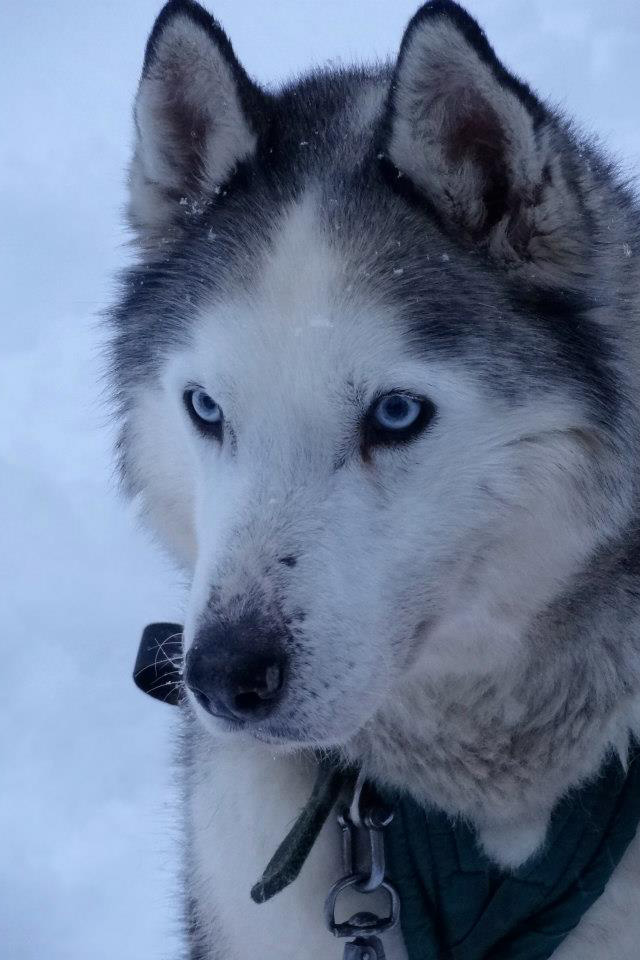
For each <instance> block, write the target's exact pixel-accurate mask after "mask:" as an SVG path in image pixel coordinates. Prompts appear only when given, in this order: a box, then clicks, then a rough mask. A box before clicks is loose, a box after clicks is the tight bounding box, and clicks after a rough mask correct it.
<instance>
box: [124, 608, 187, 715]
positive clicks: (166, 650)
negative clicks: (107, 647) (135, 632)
mask: <svg viewBox="0 0 640 960" xmlns="http://www.w3.org/2000/svg"><path fill="white" fill-rule="evenodd" d="M133 680H134V683H135V685H136V686H137V687H138V688H139V689H140V690H142V692H143V693H148V694H149V696H150V697H155V699H156V700H161V701H162V703H171V704H173V705H175V706H177V705H178V704H179V703H180V700H181V699H182V689H183V687H182V627H181V625H180V624H179V623H150V624H149V626H148V627H145V628H144V630H143V632H142V639H141V640H140V646H139V648H138V656H137V657H136V663H135V666H134V668H133Z"/></svg>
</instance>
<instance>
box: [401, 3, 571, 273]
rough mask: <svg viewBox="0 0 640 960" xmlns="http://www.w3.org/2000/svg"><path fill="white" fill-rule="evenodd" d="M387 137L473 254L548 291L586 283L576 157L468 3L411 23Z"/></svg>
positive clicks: (437, 6)
mask: <svg viewBox="0 0 640 960" xmlns="http://www.w3.org/2000/svg"><path fill="white" fill-rule="evenodd" d="M382 140H383V142H382V149H383V152H384V153H385V154H386V155H387V156H388V158H389V159H390V160H391V161H392V163H393V164H394V166H395V167H397V168H398V170H399V171H401V172H402V173H403V174H404V175H406V176H407V177H409V178H410V179H411V181H412V182H413V184H414V185H415V187H417V188H418V190H419V191H420V192H422V193H423V194H424V195H425V197H426V198H427V199H428V200H429V202H430V204H431V205H432V207H433V208H434V209H435V210H436V212H437V213H438V215H439V217H440V219H441V221H442V223H443V225H444V226H445V227H446V228H447V229H449V230H450V231H451V232H453V233H456V234H457V235H458V236H459V237H460V238H461V239H462V240H464V241H466V242H467V243H468V244H469V245H476V246H477V245H482V246H483V247H484V248H485V249H486V250H487V252H488V253H489V255H490V256H491V257H492V258H493V259H494V260H495V261H498V262H499V263H500V264H501V265H503V266H505V267H507V268H509V269H512V270H515V271H520V272H524V273H526V274H527V275H528V276H529V277H530V279H532V280H533V281H540V282H543V283H544V285H545V286H548V285H551V286H556V285H558V286H563V287H566V286H574V285H577V286H579V285H581V283H582V282H583V281H584V278H585V275H586V271H587V269H588V265H587V263H586V260H587V259H588V257H587V250H588V245H587V226H588V224H587V220H586V216H585V211H584V207H583V204H582V202H581V186H582V185H581V183H580V177H581V172H580V169H579V164H578V163H577V162H576V161H577V159H578V155H577V150H576V149H575V148H574V147H573V145H572V144H571V142H570V139H569V137H568V136H567V134H566V132H565V131H564V130H563V128H562V126H561V124H560V123H559V122H558V120H557V118H556V117H555V116H554V115H553V114H552V113H551V112H550V111H548V110H547V109H546V108H545V107H544V106H543V105H542V104H541V103H540V101H539V100H538V99H537V98H536V97H535V96H534V94H533V93H532V92H531V90H530V89H529V88H528V87H527V86H526V85H525V84H524V83H522V82H521V81H520V80H518V79H517V78H516V77H514V76H513V75H512V74H510V73H509V72H508V71H507V70H506V69H505V67H504V66H503V65H502V64H501V63H500V61H499V60H498V59H497V57H496V55H495V53H494V52H493V49H492V48H491V46H490V45H489V42H488V40H487V38H486V36H485V34H484V33H483V31H482V30H481V29H480V27H479V26H478V24H477V23H476V22H475V20H473V19H472V18H471V17H470V16H469V15H468V14H467V13H466V12H465V11H464V10H463V9H462V8H461V7H459V6H458V5H457V4H455V3H451V2H448V0H436V2H432V3H427V4H425V5H424V6H423V7H422V8H421V9H420V10H419V11H418V13H417V14H416V15H415V17H414V18H413V20H412V21H411V22H410V23H409V26H408V28H407V30H406V32H405V35H404V38H403V41H402V45H401V48H400V54H399V57H398V61H397V65H396V68H395V71H394V76H393V79H392V83H391V87H390V93H389V99H388V104H387V110H386V115H385V119H384V123H383V129H382Z"/></svg>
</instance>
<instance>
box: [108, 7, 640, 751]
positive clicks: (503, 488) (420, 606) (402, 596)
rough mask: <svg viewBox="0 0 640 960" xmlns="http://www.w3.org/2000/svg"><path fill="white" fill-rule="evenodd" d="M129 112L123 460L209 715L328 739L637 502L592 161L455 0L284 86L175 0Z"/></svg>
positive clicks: (555, 571) (544, 587) (489, 650)
mask: <svg viewBox="0 0 640 960" xmlns="http://www.w3.org/2000/svg"><path fill="white" fill-rule="evenodd" d="M135 120H136V133H137V137H136V146H135V156H134V159H133V163H132V168H131V195H130V207H129V213H130V220H131V223H132V225H133V227H134V228H135V230H136V233H137V238H138V244H139V250H140V264H139V266H138V267H136V268H135V269H134V270H133V271H131V273H130V274H129V276H128V279H127V285H126V292H125V294H124V297H123V299H122V302H121V304H120V306H119V307H118V309H117V311H116V318H115V319H116V333H115V338H114V343H113V356H114V363H113V366H114V370H115V374H116V379H117V392H118V398H119V401H120V410H121V416H122V422H123V429H122V441H121V443H122V447H121V450H122V463H123V468H124V472H125V476H126V478H127V482H128V484H129V487H130V489H131V490H132V491H133V492H135V493H138V494H139V495H140V497H141V499H142V502H143V504H144V510H145V513H146V516H147V517H148V519H149V521H150V523H151V525H152V527H153V528H154V529H155V531H157V533H158V534H159V535H160V536H161V537H162V539H163V540H164V541H165V542H166V543H167V544H168V545H169V547H170V548H171V550H172V551H173V553H174V554H175V555H177V556H178V557H179V558H180V560H181V561H182V563H183V564H184V565H185V567H186V568H187V569H188V571H189V574H190V577H191V579H192V589H191V595H190V602H189V609H188V616H187V622H186V629H185V649H186V667H187V670H186V678H187V683H188V685H189V687H190V690H191V696H192V699H193V704H194V706H195V708H196V710H197V711H198V713H199V714H200V715H201V717H202V719H203V720H204V722H205V723H207V724H208V725H209V726H210V727H211V728H212V729H213V730H214V731H218V732H220V733H221V734H224V733H228V732H230V731H241V732H245V733H246V732H249V733H251V734H253V735H255V736H258V737H261V738H266V739H270V740H273V741H278V740H279V741H282V742H287V743H308V744H335V743H340V742H344V741H345V740H347V739H348V738H349V737H351V736H352V735H353V734H354V733H355V732H356V731H358V730H359V729H361V728H362V727H363V725H364V724H366V723H367V722H368V721H369V720H370V719H371V718H372V717H374V716H375V715H377V714H379V713H383V712H384V710H385V705H386V704H387V703H388V702H390V701H391V700H392V699H393V700H397V699H398V698H402V696H403V687H404V685H405V684H406V683H407V681H408V678H411V679H412V682H415V680H416V678H420V677H425V678H427V677H428V678H430V679H433V678H434V677H438V676H441V675H443V674H457V673H464V674H465V675H468V674H474V673H477V674H487V673H491V672H493V671H498V670H503V669H505V668H509V666H510V665H513V664H516V663H518V662H519V661H520V659H521V658H523V657H526V656H527V655H528V652H527V651H528V644H529V642H530V636H531V632H532V629H533V625H534V624H535V620H536V617H538V616H539V615H540V613H541V611H544V610H545V609H547V608H548V607H549V605H550V604H551V603H552V602H553V601H554V600H555V599H556V598H557V597H558V596H559V595H560V594H561V593H562V592H563V591H566V590H568V589H569V587H570V585H571V582H572V578H574V577H575V575H576V573H577V572H578V571H580V570H581V569H582V568H584V566H585V564H586V563H587V562H588V561H589V559H590V558H591V557H592V556H593V554H594V552H595V551H596V549H597V548H598V547H599V545H600V544H601V543H602V542H603V541H604V539H606V538H607V537H611V536H613V535H614V534H615V532H616V530H617V529H618V527H619V525H620V524H621V523H622V522H623V521H624V519H625V518H626V516H627V513H628V509H629V506H628V504H629V485H630V472H626V471H625V470H623V467H622V464H623V462H624V458H623V456H622V454H621V451H622V449H623V448H624V446H625V444H627V442H628V437H629V436H630V435H631V432H632V430H631V428H632V426H633V425H632V423H631V420H630V417H629V410H628V402H627V401H626V399H625V390H626V383H625V381H624V372H623V371H624V366H623V364H622V362H621V361H620V359H619V357H618V354H617V345H616V344H617V340H616V334H615V329H614V326H612V323H613V321H612V319H611V303H608V302H603V300H602V295H601V294H599V293H598V291H599V290H600V289H601V288H602V284H603V283H606V284H608V287H607V289H609V288H611V284H612V283H613V282H614V281H615V282H617V281H616V280H615V278H616V277H617V273H616V271H617V270H618V269H619V270H620V271H621V270H622V269H623V268H624V263H623V261H624V257H623V255H622V244H621V243H620V262H621V265H620V267H619V268H618V266H617V265H615V264H613V259H614V257H613V253H612V250H613V249H614V246H615V244H617V243H618V239H619V234H620V230H621V227H620V223H619V222H618V221H617V220H616V218H615V215H613V214H612V213H611V209H610V208H613V207H614V204H613V203H611V198H610V196H609V192H610V191H611V190H612V189H613V188H611V187H609V186H608V185H607V181H606V175H605V171H604V170H603V169H602V167H601V165H600V161H599V160H598V158H597V157H596V156H595V155H594V154H593V153H592V152H590V151H589V149H588V148H584V147H578V146H576V144H575V143H574V141H573V140H572V138H571V135H570V133H569V132H568V130H567V128H566V127H565V126H564V125H563V123H562V122H561V121H560V120H559V119H558V118H557V117H556V116H555V115H553V114H552V113H550V112H549V111H548V110H547V109H546V108H545V107H544V106H543V105H542V104H541V103H540V102H539V101H538V100H537V99H536V97H535V96H534V95H533V94H532V93H531V91H530V90H529V89H528V87H526V86H525V85H524V84H523V83H521V82H520V81H519V80H517V79H516V78H514V77H513V76H512V75H511V74H510V73H508V72H507V71H506V70H505V68H504V67H503V66H502V65H501V63H500V62H499V61H498V60H497V59H496V57H495V55H494V53H493V51H492V49H491V47H490V46H489V44H488V42H487V40H486V38H485V36H484V34H483V33H482V32H481V30H480V29H479V27H478V26H477V25H476V23H475V22H474V21H473V20H472V19H471V18H470V17H469V16H468V15H467V14H465V13H464V12H463V11H462V10H461V9H460V8H459V7H458V6H457V5H456V4H453V3H449V2H432V3H428V4H426V5H425V6H424V7H423V8H422V9H421V10H420V11H419V12H418V13H417V15H416V16H415V17H414V19H413V20H412V21H411V23H410V24H409V27H408V29H407V31H406V33H405V36H404V38H403V40H402V45H401V49H400V54H399V57H398V59H397V62H396V63H395V64H394V65H393V66H389V67H380V68H376V69H372V70H365V69H354V70H344V71H329V72H326V73H323V72H317V73H313V74H311V75H310V76H309V77H307V78H304V79H302V80H300V81H298V82H296V83H295V84H293V85H291V86H288V87H285V88H283V89H282V90H280V91H279V92H277V93H276V92H267V91H265V90H263V89H261V88H260V87H259V86H258V85H257V84H256V83H254V82H253V81H252V80H251V79H250V78H249V77H248V75H247V74H246V72H245V71H244V69H243V68H242V66H241V65H240V64H239V63H238V61H237V59H236V57H235V54H234V52H233V49H232V47H231V45H230V43H229V40H228V39H227V37H226V35H225V34H224V33H223V32H222V30H221V29H220V27H219V26H218V25H217V24H216V23H215V21H214V20H213V19H212V18H211V17H210V16H209V15H208V14H207V13H205V11H203V10H202V8H200V7H199V6H198V5H196V4H194V3H191V2H186V0H179V2H175V0H174V2H171V3H169V4H168V5H167V7H166V8H165V9H164V11H163V12H162V13H161V14H160V17H159V18H158V21H157V23H156V25H155V27H154V29H153V32H152V35H151V37H150V40H149V44H148V48H147V53H146V58H145V63H144V69H143V74H142V79H141V82H140V88H139V92H138V97H137V101H136V108H135ZM608 191H609V192H608ZM620 216H622V214H620ZM605 221H606V223H605ZM616 250H617V247H616ZM616 263H617V261H616ZM605 274H606V280H603V277H604V276H605ZM598 296H599V297H600V299H598ZM622 309H623V308H622V307H620V305H619V310H622ZM618 320H619V317H614V321H615V322H618Z"/></svg>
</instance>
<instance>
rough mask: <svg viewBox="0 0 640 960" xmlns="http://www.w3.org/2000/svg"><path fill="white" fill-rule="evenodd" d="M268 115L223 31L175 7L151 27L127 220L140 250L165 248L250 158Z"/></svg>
mask: <svg viewBox="0 0 640 960" xmlns="http://www.w3.org/2000/svg"><path fill="white" fill-rule="evenodd" d="M267 112H268V103H267V96H266V94H265V93H263V91H262V90H261V89H260V88H259V87H258V86H257V85H256V84H255V83H254V82H253V81H252V80H251V79H250V78H249V77H248V75H247V74H246V72H245V70H244V69H243V67H242V66H241V65H240V63H239V62H238V60H237V58H236V56H235V53H234V51H233V48H232V46H231V43H230V41H229V39H228V37H227V35H226V34H225V33H224V31H223V30H222V28H221V27H220V26H219V24H218V23H217V22H216V21H215V20H214V19H213V17H211V16H210V15H209V14H208V13H207V12H206V11H205V10H204V9H203V8H202V7H201V6H199V5H198V4H197V3H193V2H191V0H171V2H170V3H168V4H167V5H166V6H165V7H164V8H163V10H162V11H161V12H160V14H159V16H158V18H157V20H156V23H155V25H154V27H153V30H152V32H151V35H150V37H149V41H148V43H147V49H146V54H145V60H144V67H143V71H142V77H141V80H140V85H139V88H138V94H137V97H136V102H135V110H134V116H135V129H136V142H135V150H134V157H133V161H132V164H131V170H130V201H129V208H128V212H129V219H130V222H131V224H132V226H133V227H134V229H135V230H136V232H137V234H138V238H139V240H140V241H141V242H142V243H143V245H152V246H155V245H156V244H158V243H166V242H168V241H170V240H171V239H172V238H173V237H175V236H176V235H177V234H179V233H180V232H181V229H182V228H183V227H184V226H185V224H186V222H187V221H188V220H189V218H190V217H193V216H194V215H195V214H198V213H200V212H201V211H202V209H203V208H204V206H205V205H206V204H207V203H208V202H210V200H211V198H212V196H214V195H215V191H216V188H219V187H220V185H221V184H223V183H224V182H225V181H226V180H227V179H228V178H229V176H230V175H231V173H232V172H233V170H234V168H235V167H236V166H237V165H238V163H240V162H242V161H246V160H248V159H250V158H251V157H252V156H253V155H254V153H255V151H256V147H257V142H258V137H259V134H260V128H261V125H262V124H263V123H264V122H265V117H266V114H267Z"/></svg>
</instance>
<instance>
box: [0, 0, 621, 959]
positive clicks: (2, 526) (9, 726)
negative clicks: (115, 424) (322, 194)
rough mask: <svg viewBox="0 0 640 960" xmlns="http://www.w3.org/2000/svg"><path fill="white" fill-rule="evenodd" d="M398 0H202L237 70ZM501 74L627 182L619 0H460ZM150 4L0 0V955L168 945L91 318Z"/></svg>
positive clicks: (166, 736)
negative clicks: (519, 80) (512, 75)
mask: <svg viewBox="0 0 640 960" xmlns="http://www.w3.org/2000/svg"><path fill="white" fill-rule="evenodd" d="M416 5H417V4H416V2H414V0H322V2H320V0H274V2H272V3H266V2H264V0H215V6H213V7H212V10H213V12H214V13H215V14H216V15H217V16H218V18H219V19H220V20H221V22H222V24H223V25H224V26H225V28H226V29H227V30H228V32H229V33H230V35H231V38H232V40H233V42H234V44H235V46H236V50H237V52H238V54H239V56H240V58H241V59H242V60H243V61H244V63H245V65H246V66H247V68H248V69H249V71H250V72H251V73H253V74H254V75H255V77H256V78H257V79H259V80H261V81H263V82H266V83H273V82H277V81H278V80H280V79H282V78H284V77H285V76H286V75H287V74H288V73H290V72H292V71H297V70H301V69H303V68H305V67H306V66H308V65H309V64H311V63H318V62H323V61H326V60H329V59H343V60H346V59H349V58H352V57H356V58H359V59H368V58H371V57H384V56H386V55H388V54H391V53H392V52H393V51H394V50H396V49H397V46H398V43H399V40H400V37H401V33H402V29H403V26H404V24H405V22H406V21H407V19H408V18H409V17H410V16H411V14H412V13H413V12H414V11H415V9H416ZM467 6H468V8H469V9H470V10H471V12H472V13H474V14H475V15H476V16H478V17H479V18H480V19H481V21H482V22H483V24H484V26H485V27H486V29H487V31H488V33H489V36H490V38H491V39H492V40H493V42H494V44H495V45H496V47H497V49H498V52H499V53H500V54H501V55H502V57H503V58H504V60H505V61H506V62H507V64H508V65H510V66H511V67H512V68H514V69H516V70H517V72H519V73H520V74H521V75H523V76H524V77H525V78H526V79H528V80H529V81H530V82H531V83H532V84H533V85H534V87H536V88H538V89H539V90H540V91H541V92H542V93H543V94H545V95H547V96H549V97H550V98H551V99H552V100H554V101H556V102H558V103H561V104H563V105H564V106H565V107H566V108H567V109H568V110H569V111H570V112H571V113H572V114H574V115H575V116H577V118H578V119H579V120H581V121H582V122H583V123H584V124H585V125H586V126H587V127H590V128H592V129H594V130H597V131H598V132H599V133H600V134H601V135H602V137H603V138H604V140H605V142H606V143H608V144H609V146H610V147H611V148H613V150H614V151H615V152H616V153H617V154H618V155H619V156H620V158H621V159H622V160H623V161H624V162H625V164H626V166H627V169H629V170H633V169H634V168H635V169H636V170H638V169H640V130H639V128H638V120H639V118H640V112H639V107H638V103H639V99H640V3H638V0H607V2H606V3H603V2H600V0H467ZM158 9H159V3H158V2H157V0H91V2H87V0H55V2H52V0H3V2H2V5H1V8H0V36H1V38H2V39H1V40H0V191H1V194H2V207H1V209H2V216H1V221H0V288H1V297H0V305H1V306H0V309H1V311H2V319H1V322H0V583H1V584H2V592H1V594H0V614H1V620H2V622H3V623H4V628H3V631H2V632H3V635H4V640H3V641H2V642H3V644H4V649H5V651H6V652H5V655H4V659H5V667H6V670H5V673H4V681H3V684H2V691H1V701H2V722H1V724H0V751H1V753H2V756H1V759H0V771H1V773H0V837H1V840H0V845H1V846H0V953H1V955H2V957H4V958H7V960H114V957H116V956H117V958H118V960H147V958H149V960H152V958H153V960H165V958H166V960H172V958H175V957H176V956H177V955H178V952H177V947H176V943H177V940H176V931H177V917H178V890H177V881H176V879H175V876H176V873H177V862H178V851H177V844H176V837H177V832H178V831H177V827H176V821H177V816H176V812H175V787H174V782H173V781H174V777H173V774H172V771H171V768H170V758H171V726H172V720H173V715H172V711H171V710H170V709H169V708H163V707H162V706H161V705H160V704H156V703H155V702H152V701H151V700H149V699H147V698H145V697H143V696H142V695H141V694H139V693H138V692H137V691H136V690H135V688H134V687H133V684H132V683H131V681H130V673H131V667H132V664H133V659H134V656H135V651H136V647H137V642H138V636H139V632H140V629H141V627H142V625H144V624H145V623H147V622H148V621H150V620H160V619H170V620H174V619H177V620H180V619H181V594H180V587H179V583H178V578H177V576H176V574H175V573H174V572H173V571H172V570H171V567H170V564H169V562H168V561H167V560H166V559H165V558H163V557H161V556H160V555H159V553H158V551H157V549H156V548H154V547H153V545H152V544H151V543H150V542H149V541H148V540H147V539H146V538H145V536H144V535H143V533H142V532H141V531H140V530H139V529H137V527H136V523H135V520H134V518H133V516H132V513H131V510H130V509H129V508H128V507H126V506H125V505H124V504H123V503H122V502H121V501H120V500H119V499H118V495H117V490H116V485H115V482H114V478H113V472H112V466H111V457H110V443H111V435H110V427H109V424H108V422H107V418H106V414H105V410H104V408H103V407H102V406H101V399H100V390H101V388H100V386H99V383H98V379H99V374H100V362H99V358H98V344H99V334H98V330H97V323H96V313H97V312H98V311H99V310H100V308H101V307H103V306H104V305H105V304H106V303H107V302H108V300H109V297H110V295H111V292H112V276H113V274H114V272H115V271H116V269H117V268H118V267H120V266H121V265H122V264H123V263H124V262H125V261H126V258H127V250H126V248H125V247H124V246H123V243H124V240H125V235H124V232H123V230H122V227H121V222H120V221H121V216H120V210H121V206H122V203H123V195H124V194H123V182H124V176H123V171H124V168H125V165H126V162H127V159H128V153H129V144H130V141H131V123H130V112H131V101H132V97H133V94H134V91H135V88H136V82H137V78H138V73H139V69H140V65H141V60H142V53H143V50H144V44H145V40H146V36H147V33H148V31H149V29H150V27H151V24H152V22H153V19H154V16H155V14H156V13H157V11H158Z"/></svg>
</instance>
